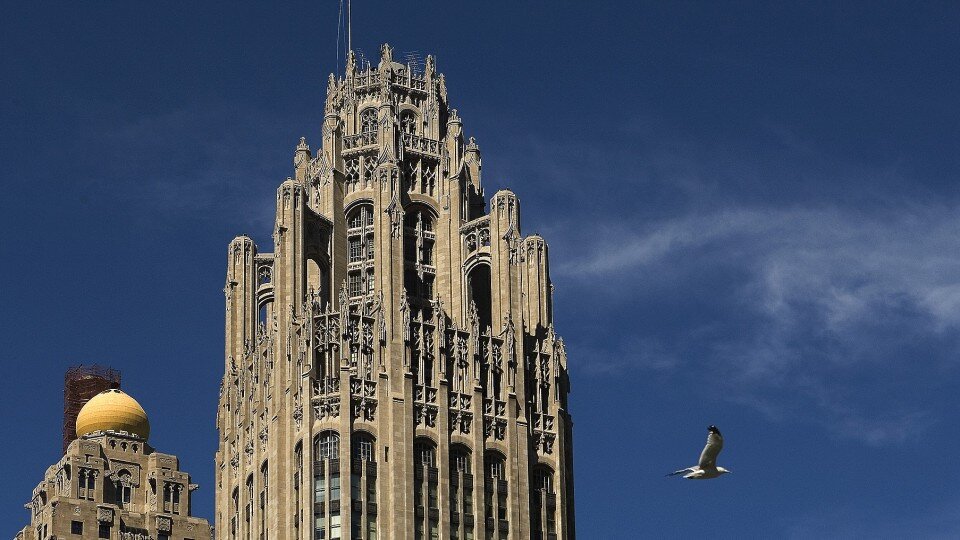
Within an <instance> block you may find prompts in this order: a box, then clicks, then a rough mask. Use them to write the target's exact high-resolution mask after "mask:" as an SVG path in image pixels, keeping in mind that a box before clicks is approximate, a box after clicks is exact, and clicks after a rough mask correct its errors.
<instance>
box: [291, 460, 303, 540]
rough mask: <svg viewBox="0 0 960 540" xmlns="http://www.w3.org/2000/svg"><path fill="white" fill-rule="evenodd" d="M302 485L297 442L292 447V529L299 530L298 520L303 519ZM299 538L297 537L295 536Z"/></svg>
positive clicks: (301, 470) (301, 467)
mask: <svg viewBox="0 0 960 540" xmlns="http://www.w3.org/2000/svg"><path fill="white" fill-rule="evenodd" d="M302 484H303V441H298V442H297V445H296V446H294V447H293V527H294V528H295V529H296V530H297V531H299V530H300V520H302V519H303V510H302V509H303V499H302V498H301V496H300V486H301V485H302ZM295 537H296V538H299V535H295Z"/></svg>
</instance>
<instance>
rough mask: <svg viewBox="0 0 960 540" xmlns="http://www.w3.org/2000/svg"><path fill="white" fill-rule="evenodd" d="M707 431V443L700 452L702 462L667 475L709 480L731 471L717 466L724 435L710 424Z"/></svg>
mask: <svg viewBox="0 0 960 540" xmlns="http://www.w3.org/2000/svg"><path fill="white" fill-rule="evenodd" d="M707 431H708V432H709V433H708V434H707V445H706V446H704V447H703V452H701V453H700V462H699V463H697V464H696V465H694V466H693V467H687V468H686V469H680V470H679V471H674V472H672V473H670V474H668V475H667V476H675V475H678V474H682V475H683V477H684V478H686V479H688V480H707V479H709V478H716V477H718V476H720V475H721V474H725V473H728V472H730V471H728V470H726V469H724V468H723V467H717V455H718V454H719V453H720V450H723V435H721V434H720V430H719V429H717V426H710V427H708V428H707Z"/></svg>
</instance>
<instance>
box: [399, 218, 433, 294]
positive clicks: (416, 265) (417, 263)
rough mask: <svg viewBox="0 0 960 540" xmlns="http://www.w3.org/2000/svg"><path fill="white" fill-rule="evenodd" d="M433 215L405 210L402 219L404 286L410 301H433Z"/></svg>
mask: <svg viewBox="0 0 960 540" xmlns="http://www.w3.org/2000/svg"><path fill="white" fill-rule="evenodd" d="M435 239H436V237H435V235H434V233H433V214H432V213H431V212H430V211H429V210H427V209H424V208H422V207H415V208H414V209H413V210H409V211H408V212H407V214H406V215H405V216H404V219H403V259H404V268H405V269H404V286H405V287H406V289H407V295H409V296H410V297H411V298H412V299H421V300H423V301H429V300H430V299H431V298H433V281H434V276H435V274H436V269H435V268H434V266H433V244H434V241H435Z"/></svg>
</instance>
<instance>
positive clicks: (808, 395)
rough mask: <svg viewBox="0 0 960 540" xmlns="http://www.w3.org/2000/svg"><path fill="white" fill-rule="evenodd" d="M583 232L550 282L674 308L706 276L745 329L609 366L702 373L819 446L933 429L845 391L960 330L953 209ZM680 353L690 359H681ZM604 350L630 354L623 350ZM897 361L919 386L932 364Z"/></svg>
mask: <svg viewBox="0 0 960 540" xmlns="http://www.w3.org/2000/svg"><path fill="white" fill-rule="evenodd" d="M596 227H597V228H596V229H595V230H594V231H589V232H588V233H587V234H591V233H592V234H591V236H593V237H594V238H599V239H602V240H600V241H599V242H594V243H593V244H592V245H593V246H594V249H593V251H591V252H588V253H585V254H579V255H580V256H578V257H566V258H564V259H562V260H559V261H557V263H555V266H554V274H555V276H556V279H558V280H560V281H562V282H567V283H570V282H574V283H577V284H588V283H595V282H596V281H597V280H601V281H603V282H604V283H611V284H614V285H616V286H618V287H619V289H620V290H628V291H629V290H635V289H631V286H632V283H633V282H638V283H642V285H638V286H639V287H647V288H649V287H653V286H656V285H657V284H658V283H660V284H662V285H664V286H665V287H664V288H665V289H666V290H669V289H670V287H667V286H666V285H670V286H672V287H673V288H674V289H675V290H676V292H675V293H674V294H676V295H682V294H685V293H684V289H685V288H686V281H687V280H689V279H690V278H689V276H691V275H699V276H703V275H709V274H716V276H715V277H716V280H718V281H722V280H723V279H728V280H729V281H730V286H731V288H732V290H733V291H734V294H733V295H732V299H731V298H724V299H720V298H719V296H718V298H717V299H716V301H717V302H726V304H725V305H724V306H722V307H721V308H720V309H721V310H722V311H725V312H728V313H731V314H736V315H737V316H739V317H744V318H746V319H747V320H748V323H747V324H743V325H740V326H736V327H734V326H724V323H723V322H721V323H720V326H721V329H720V330H719V331H716V330H711V331H708V332H699V330H701V329H699V328H688V329H682V330H681V331H680V335H681V337H680V338H679V339H678V341H683V342H685V343H684V344H683V345H681V344H680V343H674V344H671V345H667V346H665V345H664V341H663V340H658V341H656V342H657V343H658V350H657V354H656V356H655V357H656V358H668V359H670V361H669V362H657V361H651V360H650V358H651V356H650V355H649V354H637V353H634V354H633V355H623V354H618V355H616V357H617V358H619V360H618V364H619V365H620V366H622V367H627V366H628V365H629V366H632V367H634V368H637V367H639V368H643V369H658V370H669V369H673V368H684V367H689V366H691V365H700V366H710V369H713V370H714V372H716V373H719V374H722V376H723V379H724V380H726V381H727V384H728V385H729V386H730V388H731V389H733V390H735V391H733V392H731V395H734V396H736V397H735V398H734V399H736V400H737V401H740V402H741V403H746V404H749V405H751V406H753V407H755V408H757V409H758V410H761V411H762V412H763V413H764V414H766V415H767V416H768V417H771V418H778V419H779V418H791V417H793V416H795V415H796V414H799V413H798V411H800V410H804V411H805V412H804V414H805V415H806V416H807V417H808V418H811V419H813V421H816V422H819V423H822V424H823V425H824V426H825V428H826V429H828V430H829V431H830V432H832V433H834V434H836V435H838V436H842V437H849V438H854V439H858V440H861V441H863V442H865V443H867V444H872V445H879V444H885V443H903V442H907V441H910V440H911V439H912V438H915V437H917V436H918V435H920V434H921V433H923V432H924V431H925V430H926V429H929V427H930V426H932V425H933V424H934V423H935V422H936V421H937V419H938V416H937V414H936V413H935V412H934V411H931V410H928V409H925V408H923V407H921V406H919V405H916V404H915V403H911V402H910V401H911V400H909V399H907V400H905V401H900V402H898V401H897V400H895V399H891V400H890V401H888V402H884V403H881V404H880V405H878V404H877V403H874V402H873V401H872V400H877V396H876V395H873V396H871V392H863V391H857V390H862V389H863V388H864V387H869V386H870V385H872V384H875V383H876V381H875V380H874V379H873V377H875V376H876V374H877V373H886V372H889V373H891V374H893V373H896V372H897V370H898V369H901V368H902V367H903V366H904V365H906V363H907V361H908V359H906V358H897V357H896V354H898V352H897V351H899V350H901V349H902V347H901V345H902V344H903V342H905V341H907V342H909V341H910V340H915V341H923V340H925V339H940V338H945V339H947V340H948V341H950V342H951V343H952V340H951V339H950V338H949V334H950V333H952V332H955V331H956V330H957V329H960V310H958V309H957V308H958V307H960V209H957V208H951V207H936V206H926V207H923V208H916V207H912V208H901V209H897V210H890V211H887V212H884V213H883V214H882V216H880V215H866V214H863V213H857V212H855V211H850V210H844V209H839V208H830V207H815V208H786V209H784V208H779V209H778V208H769V207H768V208H748V207H740V208H728V209H724V210H718V211H713V212H705V213H691V214H687V215H684V216H681V217H677V218H673V219H668V220H665V221H661V222H651V223H645V224H643V225H642V226H638V225H637V224H631V223H618V224H614V223H599V224H597V226H596ZM563 251H564V250H562V249H560V250H554V252H555V253H556V252H563ZM574 294H575V293H574ZM668 294H669V293H668ZM698 332H699V333H698ZM645 339H647V341H650V340H651V339H653V338H645ZM690 342H696V344H695V346H696V347H698V349H699V354H687V353H684V350H685V349H689V348H690ZM885 348H886V350H885ZM611 349H612V350H614V351H615V350H618V349H624V350H631V351H637V350H639V348H638V347H636V346H634V344H633V343H625V342H624V343H619V344H618V345H614V346H612V347H611ZM595 356H602V354H597V355H595ZM631 359H632V360H633V363H632V364H630V363H629V362H630V360H631ZM910 360H913V361H915V362H916V364H915V365H916V366H917V367H916V368H914V369H916V370H919V371H920V372H927V371H930V370H932V369H935V368H936V366H935V365H933V364H935V363H936V362H937V361H942V360H943V359H942V358H928V359H924V358H919V359H910ZM600 364H601V365H602V364H603V363H602V362H600ZM889 364H894V365H889ZM841 381H846V383H844V382H841ZM849 388H854V389H856V390H855V391H852V392H846V390H847V389H849ZM773 391H776V393H773V394H771V392H773Z"/></svg>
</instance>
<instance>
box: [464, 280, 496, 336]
mask: <svg viewBox="0 0 960 540" xmlns="http://www.w3.org/2000/svg"><path fill="white" fill-rule="evenodd" d="M467 281H468V283H469V288H468V289H467V293H468V294H469V297H468V298H467V300H468V302H467V304H468V305H474V306H476V308H477V318H478V319H479V322H480V331H481V332H487V329H488V328H490V326H491V323H492V321H493V314H492V312H491V311H492V303H491V293H490V266H489V265H487V264H478V265H477V266H475V267H474V268H473V269H472V270H470V273H469V274H468V275H467Z"/></svg>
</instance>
